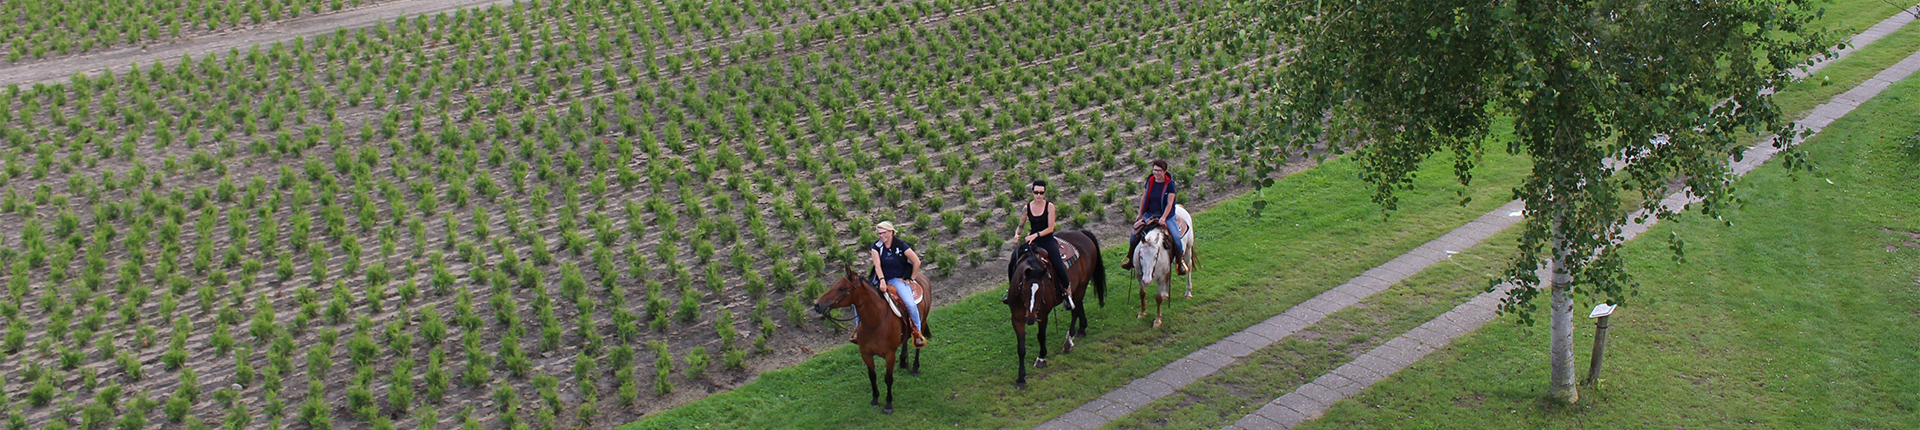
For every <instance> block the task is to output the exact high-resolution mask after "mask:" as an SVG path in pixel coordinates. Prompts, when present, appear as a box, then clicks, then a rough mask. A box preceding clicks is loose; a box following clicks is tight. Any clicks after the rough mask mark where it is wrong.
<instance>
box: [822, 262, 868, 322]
mask: <svg viewBox="0 0 1920 430" xmlns="http://www.w3.org/2000/svg"><path fill="white" fill-rule="evenodd" d="M840 279H842V280H845V281H848V282H858V283H864V284H867V287H869V288H879V285H880V282H879V280H878V279H875V280H873V282H866V281H865V280H861V279H854V277H853V276H852V275H848V276H842V277H840ZM834 291H839V292H840V294H838V295H837V296H835V297H834V298H833V300H832V302H833V303H841V302H844V301H846V300H847V298H848V297H849V296H852V295H853V288H846V289H840V288H835V289H834ZM847 306H852V304H848V305H846V306H835V307H834V308H844V307H847ZM855 317H858V315H849V316H847V317H846V318H834V317H833V314H831V313H828V312H821V313H820V319H822V320H826V321H830V322H833V323H834V324H832V325H833V326H834V328H835V329H839V328H840V324H837V323H844V322H851V321H853V319H854V318H855Z"/></svg>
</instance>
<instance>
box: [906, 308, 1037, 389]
mask: <svg viewBox="0 0 1920 430" xmlns="http://www.w3.org/2000/svg"><path fill="white" fill-rule="evenodd" d="M1024 328H1026V327H1025V326H1022V325H1020V321H1014V322H1013V338H1014V340H1015V342H1014V345H1016V346H1015V348H1014V349H1015V350H1017V351H1020V358H1019V360H1017V361H1014V362H1013V367H1014V368H1016V369H1020V376H1019V377H1018V378H1015V379H1014V380H1013V387H1014V388H1027V331H1026V330H1022V329H1024ZM869 374H871V371H869Z"/></svg>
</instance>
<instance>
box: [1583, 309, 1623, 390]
mask: <svg viewBox="0 0 1920 430" xmlns="http://www.w3.org/2000/svg"><path fill="white" fill-rule="evenodd" d="M1617 307H1619V306H1614V305H1609V304H1606V303H1601V304H1600V305H1599V306H1594V307H1593V313H1589V314H1587V318H1599V319H1600V321H1598V324H1596V327H1597V328H1596V329H1595V330H1594V331H1593V358H1592V360H1591V363H1590V364H1589V365H1588V366H1587V381H1586V382H1587V385H1589V386H1595V387H1597V386H1599V385H1600V356H1602V355H1606V353H1607V317H1609V316H1612V315H1613V309H1614V308H1617Z"/></svg>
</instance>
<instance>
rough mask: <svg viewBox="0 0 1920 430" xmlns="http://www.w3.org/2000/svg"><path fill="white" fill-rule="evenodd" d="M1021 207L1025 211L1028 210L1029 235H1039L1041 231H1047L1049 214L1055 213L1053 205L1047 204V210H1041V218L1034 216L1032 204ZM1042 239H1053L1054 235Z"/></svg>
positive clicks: (1044, 236)
mask: <svg viewBox="0 0 1920 430" xmlns="http://www.w3.org/2000/svg"><path fill="white" fill-rule="evenodd" d="M1020 207H1021V208H1023V209H1026V214H1027V232H1028V233H1039V232H1040V231H1041V230H1046V229H1047V214H1050V213H1053V203H1047V207H1046V208H1045V209H1041V210H1040V215H1039V216H1034V215H1033V204H1032V203H1028V204H1025V205H1021V206H1020ZM1040 237H1042V238H1047V237H1053V235H1051V234H1048V235H1043V236H1040Z"/></svg>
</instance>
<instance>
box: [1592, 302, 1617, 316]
mask: <svg viewBox="0 0 1920 430" xmlns="http://www.w3.org/2000/svg"><path fill="white" fill-rule="evenodd" d="M1616 307H1618V306H1614V305H1609V304H1606V303H1601V304H1600V305H1599V306H1594V307H1593V313H1590V314H1587V318H1599V317H1604V316H1607V315H1613V308H1616Z"/></svg>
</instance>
